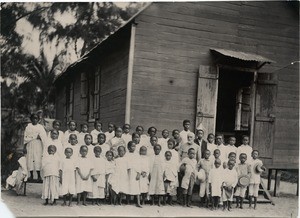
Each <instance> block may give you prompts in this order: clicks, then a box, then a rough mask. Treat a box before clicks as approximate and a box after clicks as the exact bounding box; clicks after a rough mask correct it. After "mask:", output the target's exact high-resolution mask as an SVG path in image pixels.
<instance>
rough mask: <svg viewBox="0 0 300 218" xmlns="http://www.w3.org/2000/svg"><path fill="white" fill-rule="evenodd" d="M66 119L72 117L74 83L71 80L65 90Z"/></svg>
mask: <svg viewBox="0 0 300 218" xmlns="http://www.w3.org/2000/svg"><path fill="white" fill-rule="evenodd" d="M66 96H67V98H66V104H67V105H66V121H67V122H68V121H69V120H71V119H72V118H73V99H74V84H73V82H71V83H70V84H69V86H68V88H67V90H66Z"/></svg>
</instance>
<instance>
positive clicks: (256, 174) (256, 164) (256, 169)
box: [249, 150, 266, 209]
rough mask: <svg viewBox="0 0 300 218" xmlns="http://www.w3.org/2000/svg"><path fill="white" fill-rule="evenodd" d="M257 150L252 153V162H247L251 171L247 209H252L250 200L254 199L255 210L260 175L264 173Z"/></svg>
mask: <svg viewBox="0 0 300 218" xmlns="http://www.w3.org/2000/svg"><path fill="white" fill-rule="evenodd" d="M258 155H259V154H258V150H253V151H252V160H251V161H249V164H250V169H251V177H250V185H249V207H250V208H251V207H252V199H253V197H254V209H256V202H257V197H258V189H259V184H260V173H261V172H262V171H265V170H266V168H265V167H264V166H263V163H262V161H261V160H259V159H258Z"/></svg>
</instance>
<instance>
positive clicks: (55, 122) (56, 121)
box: [52, 120, 61, 127]
mask: <svg viewBox="0 0 300 218" xmlns="http://www.w3.org/2000/svg"><path fill="white" fill-rule="evenodd" d="M55 124H59V126H61V122H60V121H59V120H54V121H53V122H52V127H53V126H54V125H55Z"/></svg>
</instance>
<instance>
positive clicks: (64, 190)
mask: <svg viewBox="0 0 300 218" xmlns="http://www.w3.org/2000/svg"><path fill="white" fill-rule="evenodd" d="M75 136H76V135H75ZM65 156H66V157H65V158H63V159H62V163H61V170H60V177H61V180H62V182H61V195H63V199H64V203H63V204H62V206H65V205H66V201H67V197H69V206H71V205H72V198H73V195H75V194H76V191H75V171H76V168H75V159H74V158H71V157H72V156H73V149H72V148H70V147H68V148H66V149H65Z"/></svg>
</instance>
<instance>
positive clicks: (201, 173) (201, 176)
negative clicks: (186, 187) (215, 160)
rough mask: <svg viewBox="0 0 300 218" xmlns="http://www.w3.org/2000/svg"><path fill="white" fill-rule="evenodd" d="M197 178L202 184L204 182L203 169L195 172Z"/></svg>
mask: <svg viewBox="0 0 300 218" xmlns="http://www.w3.org/2000/svg"><path fill="white" fill-rule="evenodd" d="M197 178H198V179H199V181H200V182H204V181H205V180H206V174H205V171H204V170H203V169H200V170H199V172H197Z"/></svg>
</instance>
